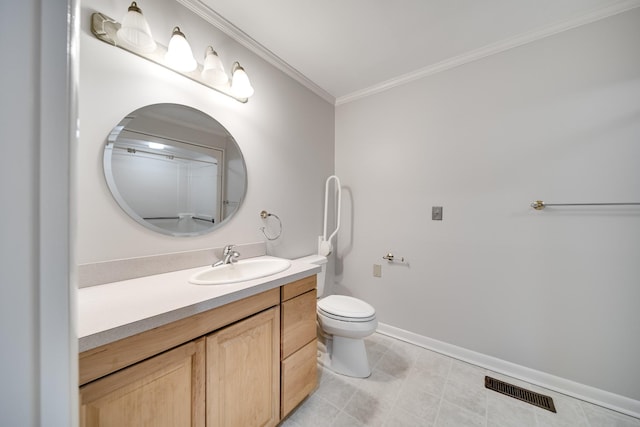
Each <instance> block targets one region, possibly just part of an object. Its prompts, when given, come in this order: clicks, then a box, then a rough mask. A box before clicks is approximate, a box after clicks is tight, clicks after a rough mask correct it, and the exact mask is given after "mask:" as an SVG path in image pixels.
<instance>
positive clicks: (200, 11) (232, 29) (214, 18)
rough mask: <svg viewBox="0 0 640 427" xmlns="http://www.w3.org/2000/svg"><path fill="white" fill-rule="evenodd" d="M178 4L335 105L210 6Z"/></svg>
mask: <svg viewBox="0 0 640 427" xmlns="http://www.w3.org/2000/svg"><path fill="white" fill-rule="evenodd" d="M176 1H177V2H178V3H180V4H182V5H183V6H185V7H186V8H187V9H189V10H191V11H192V12H194V13H195V14H196V15H198V16H200V17H201V18H203V19H204V20H205V21H207V22H209V23H210V24H211V25H213V26H214V27H216V28H217V29H219V30H220V31H222V32H223V33H225V34H226V35H228V36H229V37H231V38H232V39H233V40H235V41H236V42H238V43H240V44H241V45H242V46H244V47H246V48H247V49H249V50H250V51H251V52H253V53H255V54H256V55H258V56H259V57H260V58H262V59H264V60H265V61H267V62H268V63H269V64H271V65H273V66H274V67H276V68H277V69H279V70H280V71H282V72H283V73H285V74H286V75H288V76H289V77H291V78H292V79H294V80H296V81H297V82H298V83H300V84H301V85H303V86H304V87H306V88H307V89H309V90H311V91H312V92H314V93H315V94H316V95H318V96H319V97H321V98H322V99H324V100H325V101H327V102H329V103H330V104H335V102H336V98H335V97H334V96H333V95H331V94H330V93H329V92H327V91H326V90H324V89H322V88H321V87H320V86H318V85H317V84H315V83H314V82H313V81H311V80H310V79H309V78H307V77H306V76H305V75H304V74H302V73H301V72H299V71H298V70H296V69H295V68H293V67H292V66H291V65H289V64H288V63H287V62H285V61H284V60H282V59H281V58H280V57H279V56H278V55H276V54H275V53H273V52H271V51H270V50H269V49H267V48H266V47H264V46H263V45H261V44H260V43H258V42H257V41H256V40H255V39H253V38H252V37H251V36H249V35H248V34H247V33H245V32H244V31H242V30H241V29H240V28H238V27H236V26H235V25H233V24H232V23H231V22H229V21H228V20H227V19H225V18H224V17H223V16H222V15H220V14H219V13H217V12H216V11H214V10H213V9H211V8H210V7H209V6H207V5H206V4H204V3H203V2H202V1H201V0H176Z"/></svg>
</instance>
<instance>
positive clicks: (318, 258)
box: [296, 255, 327, 265]
mask: <svg viewBox="0 0 640 427" xmlns="http://www.w3.org/2000/svg"><path fill="white" fill-rule="evenodd" d="M296 261H302V262H306V263H308V264H315V265H323V264H326V263H327V257H324V256H322V255H309V256H305V257H302V258H297V259H296Z"/></svg>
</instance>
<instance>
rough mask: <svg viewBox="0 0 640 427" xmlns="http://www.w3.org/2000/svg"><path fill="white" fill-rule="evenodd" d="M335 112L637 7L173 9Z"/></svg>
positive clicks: (528, 3)
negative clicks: (206, 24)
mask: <svg viewBox="0 0 640 427" xmlns="http://www.w3.org/2000/svg"><path fill="white" fill-rule="evenodd" d="M179 1H181V2H182V3H185V4H186V5H187V6H189V7H191V8H192V9H194V10H195V9H198V10H196V12H199V13H200V14H201V15H203V16H204V15H208V16H205V18H208V19H209V20H210V21H211V20H212V19H213V20H214V21H216V22H215V23H214V25H216V26H217V27H218V28H221V29H222V30H223V31H225V32H227V33H228V34H229V35H231V36H233V37H234V38H236V39H238V40H239V41H240V42H241V43H243V44H244V45H245V46H247V47H249V48H251V49H252V50H254V51H256V52H257V53H258V54H260V55H261V56H262V57H264V58H266V59H268V60H270V61H271V62H272V63H274V64H275V65H277V66H279V68H281V69H283V70H284V71H286V72H288V73H289V74H290V75H292V76H294V77H295V78H297V79H298V80H299V81H301V82H302V83H303V84H306V85H307V86H308V87H310V88H311V89H312V90H314V91H315V92H316V93H318V94H319V95H321V96H323V97H324V98H325V99H327V100H329V101H331V102H336V103H338V104H339V103H341V102H347V101H349V100H352V99H356V98H358V97H361V96H366V95H367V94H370V93H375V92H377V91H380V90H384V89H385V88H388V87H392V86H394V85H397V84H402V83H403V82H405V81H407V80H411V79H415V78H419V77H421V76H424V75H428V74H432V73H434V72H438V71H442V70H444V69H448V68H452V67H454V66H457V65H461V64H463V63H465V62H469V61H471V60H474V59H478V58H481V57H483V56H487V55H490V54H492V53H496V52H500V51H503V50H506V49H509V48H511V47H515V46H518V45H521V44H524V43H527V42H530V41H533V40H536V39H539V38H542V37H545V36H548V35H551V34H555V33H557V32H559V31H563V30H566V29H569V28H573V27H575V26H578V25H582V24H586V23H589V22H593V21H595V20H598V19H601V18H604V17H607V16H611V15H613V14H616V13H620V12H622V11H625V10H628V9H631V8H633V7H638V6H640V0H482V1H480V0H395V1H391V0H323V1H309V0H271V1H256V0H179Z"/></svg>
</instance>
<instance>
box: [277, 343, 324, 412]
mask: <svg viewBox="0 0 640 427" xmlns="http://www.w3.org/2000/svg"><path fill="white" fill-rule="evenodd" d="M317 351H318V344H317V339H314V340H313V341H311V342H310V343H308V344H307V345H305V346H304V347H302V348H301V349H300V350H298V351H296V352H295V353H293V354H292V355H291V356H289V357H287V358H286V359H285V360H283V361H282V390H281V393H282V396H281V402H282V406H281V408H282V409H281V411H282V412H281V414H280V418H284V417H285V416H286V415H287V414H288V413H289V412H291V410H292V409H293V408H295V407H296V406H297V405H298V404H299V403H300V402H302V400H303V399H304V398H305V397H307V396H308V395H309V394H310V393H311V392H312V391H313V390H314V389H315V388H316V385H317V383H318V366H317V363H316V354H317Z"/></svg>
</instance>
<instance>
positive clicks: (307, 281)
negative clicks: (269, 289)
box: [280, 274, 316, 301]
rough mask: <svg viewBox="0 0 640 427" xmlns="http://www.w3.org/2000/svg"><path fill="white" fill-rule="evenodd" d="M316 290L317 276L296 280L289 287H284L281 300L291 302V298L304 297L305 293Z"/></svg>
mask: <svg viewBox="0 0 640 427" xmlns="http://www.w3.org/2000/svg"><path fill="white" fill-rule="evenodd" d="M315 288H316V275H315V274H314V275H313V276H309V277H305V278H304V279H300V280H296V281H295V282H291V283H289V284H287V285H284V286H282V287H281V288H280V289H281V295H280V297H281V299H282V301H287V300H290V299H291V298H294V297H297V296H298V295H302V294H304V293H305V292H309V291H310V290H311V289H315Z"/></svg>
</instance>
